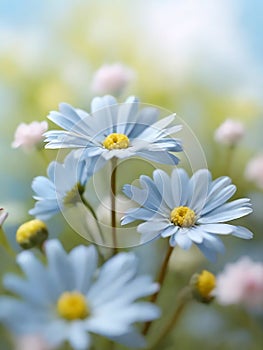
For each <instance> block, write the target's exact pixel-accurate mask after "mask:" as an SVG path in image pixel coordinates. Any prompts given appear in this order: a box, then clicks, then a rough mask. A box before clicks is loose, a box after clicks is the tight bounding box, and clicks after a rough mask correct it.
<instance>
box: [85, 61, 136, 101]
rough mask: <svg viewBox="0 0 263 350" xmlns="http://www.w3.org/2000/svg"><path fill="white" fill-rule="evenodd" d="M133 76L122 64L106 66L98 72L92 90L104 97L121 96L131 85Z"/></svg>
mask: <svg viewBox="0 0 263 350" xmlns="http://www.w3.org/2000/svg"><path fill="white" fill-rule="evenodd" d="M133 76H134V73H133V71H132V70H131V69H129V68H128V67H126V66H124V65H122V64H120V63H115V64H111V65H110V64H105V65H103V66H102V67H101V68H100V69H98V70H97V71H96V73H95V75H94V77H93V82H92V90H93V92H95V93H97V94H102V95H104V94H114V95H119V94H121V93H122V91H123V90H124V89H125V88H126V86H127V85H128V84H129V83H130V81H131V80H132V78H133Z"/></svg>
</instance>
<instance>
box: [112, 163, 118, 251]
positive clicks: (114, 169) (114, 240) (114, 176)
mask: <svg viewBox="0 0 263 350" xmlns="http://www.w3.org/2000/svg"><path fill="white" fill-rule="evenodd" d="M111 166H112V168H111V170H112V173H111V227H112V244H113V254H114V255H115V254H117V253H118V248H117V246H118V242H117V232H116V227H117V223H116V192H117V191H116V185H117V158H115V157H114V158H112V160H111Z"/></svg>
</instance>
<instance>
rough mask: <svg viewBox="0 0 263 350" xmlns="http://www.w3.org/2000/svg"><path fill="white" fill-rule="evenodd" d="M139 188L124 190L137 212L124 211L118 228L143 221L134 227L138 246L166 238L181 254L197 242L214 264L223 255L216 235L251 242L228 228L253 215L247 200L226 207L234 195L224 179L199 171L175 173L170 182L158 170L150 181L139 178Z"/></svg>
mask: <svg viewBox="0 0 263 350" xmlns="http://www.w3.org/2000/svg"><path fill="white" fill-rule="evenodd" d="M140 185H141V187H142V188H138V187H136V186H132V185H125V186H124V189H123V192H124V193H125V194H126V196H127V197H129V198H130V199H132V200H133V201H135V202H137V203H138V204H139V205H140V207H139V208H138V207H137V208H135V209H134V208H132V209H130V210H128V211H127V212H126V213H125V215H124V217H123V218H122V224H123V225H124V224H128V223H131V222H133V221H135V220H143V221H145V222H144V223H141V224H139V226H138V227H137V230H138V232H139V233H141V234H142V238H141V241H142V243H143V242H147V241H149V240H151V239H154V238H159V237H163V238H166V237H170V241H169V242H170V245H171V246H172V247H174V246H176V245H178V246H180V247H181V248H183V249H189V248H190V247H191V245H192V243H195V244H196V245H197V246H198V248H199V249H200V250H201V251H202V252H203V254H204V255H205V256H206V257H207V258H208V259H210V260H212V261H214V260H215V258H216V253H217V252H220V253H223V252H224V245H223V243H222V241H221V240H220V238H219V237H218V235H228V234H230V235H233V236H236V237H240V238H244V239H250V238H252V233H251V232H250V231H249V230H248V229H246V228H244V227H241V226H234V225H230V224H227V223H226V222H227V221H229V220H233V219H237V218H240V217H242V216H245V215H247V214H249V213H251V212H252V209H251V204H250V200H249V199H247V198H243V199H237V200H234V201H232V202H229V203H226V202H227V201H228V200H229V198H230V197H232V196H233V194H234V193H235V192H236V186H235V185H233V184H231V179H230V178H229V177H227V176H223V177H220V178H218V179H216V180H214V181H212V179H211V174H210V172H209V171H208V170H207V169H201V170H198V171H196V172H195V173H194V175H193V176H192V177H191V178H189V176H188V175H187V173H186V172H185V170H183V169H174V170H173V171H172V174H171V177H169V176H168V175H167V174H166V173H165V172H164V171H162V170H159V169H157V170H155V171H154V172H153V180H152V179H151V178H150V177H148V176H141V177H140Z"/></svg>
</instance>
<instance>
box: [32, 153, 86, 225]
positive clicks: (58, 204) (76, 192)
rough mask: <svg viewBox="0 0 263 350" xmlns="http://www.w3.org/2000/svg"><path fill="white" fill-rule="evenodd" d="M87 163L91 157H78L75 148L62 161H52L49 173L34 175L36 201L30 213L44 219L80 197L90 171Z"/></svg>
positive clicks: (33, 184)
mask: <svg viewBox="0 0 263 350" xmlns="http://www.w3.org/2000/svg"><path fill="white" fill-rule="evenodd" d="M90 163H91V162H90V160H88V161H87V162H86V161H84V160H80V159H78V157H77V154H76V152H71V153H69V154H68V155H67V156H66V158H65V161H64V163H62V164H61V163H58V162H56V161H53V162H51V163H50V165H49V166H48V169H47V175H48V177H44V176H37V177H36V178H35V179H34V180H33V182H32V189H33V191H34V192H35V195H34V199H36V204H35V207H34V208H33V209H31V210H30V211H29V214H31V215H33V216H35V217H36V218H37V219H40V220H44V221H45V220H48V219H50V218H51V217H52V216H53V215H55V214H57V213H58V212H59V211H60V210H61V209H63V208H65V207H66V206H67V205H71V204H72V205H74V204H75V203H76V202H77V201H79V200H80V196H81V195H82V194H83V192H84V190H85V184H86V182H87V180H88V179H89V178H90V176H91V175H92V172H91V170H92V167H90Z"/></svg>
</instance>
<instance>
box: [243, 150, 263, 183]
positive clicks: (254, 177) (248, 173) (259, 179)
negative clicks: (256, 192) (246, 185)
mask: <svg viewBox="0 0 263 350" xmlns="http://www.w3.org/2000/svg"><path fill="white" fill-rule="evenodd" d="M244 176H245V178H246V179H247V180H248V181H253V182H254V183H255V184H256V185H257V186H258V187H259V188H261V189H263V154H259V155H257V156H255V157H253V158H252V159H251V160H250V161H249V162H248V164H247V166H246V169H245V173H244Z"/></svg>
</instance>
